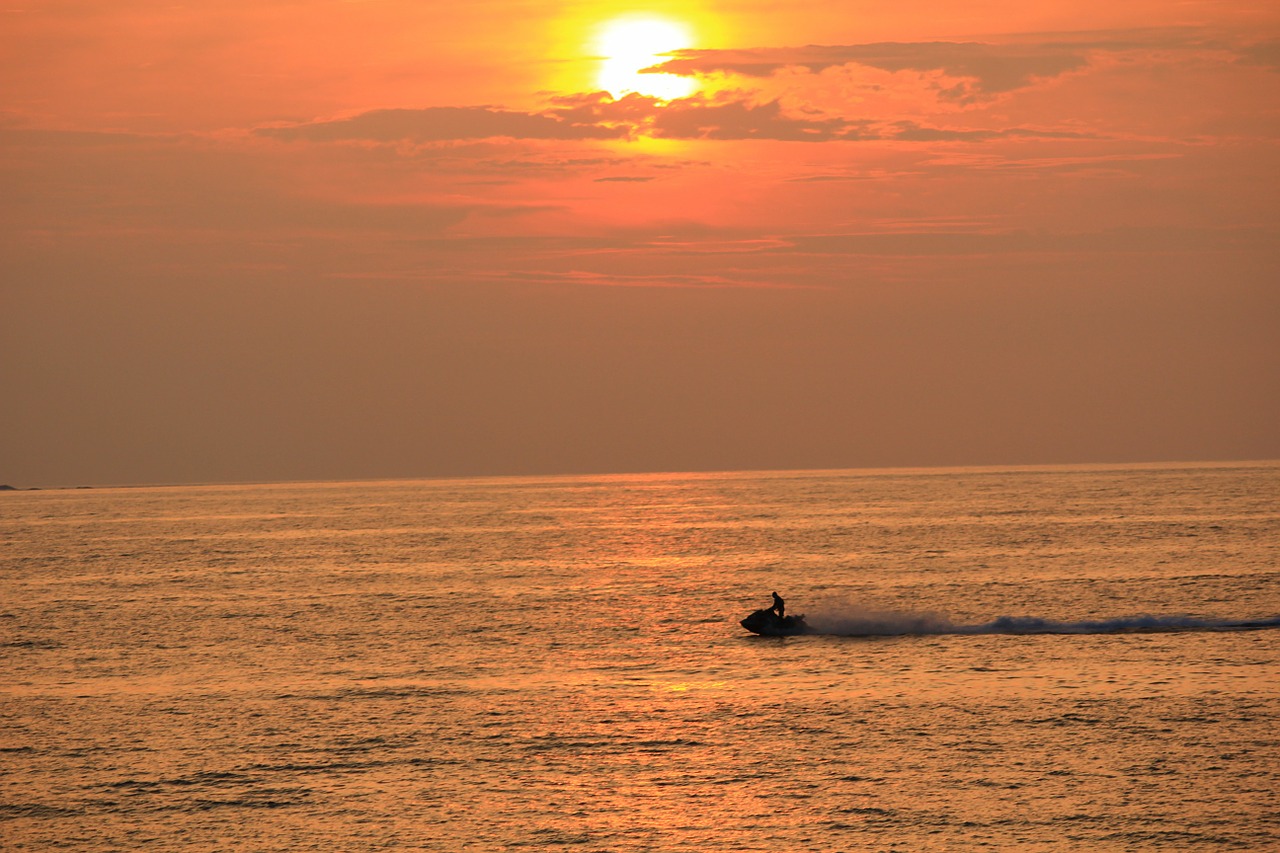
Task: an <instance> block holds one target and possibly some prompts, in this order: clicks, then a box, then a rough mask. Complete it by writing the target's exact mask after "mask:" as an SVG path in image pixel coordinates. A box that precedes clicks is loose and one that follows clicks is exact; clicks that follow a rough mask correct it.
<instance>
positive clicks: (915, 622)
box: [805, 608, 1280, 637]
mask: <svg viewBox="0 0 1280 853" xmlns="http://www.w3.org/2000/svg"><path fill="white" fill-rule="evenodd" d="M805 621H806V622H807V623H808V625H809V627H810V628H811V629H812V631H813V633H815V634H827V635H831V636H837V637H893V636H906V635H925V634H1122V633H1131V632H1156V631H1248V630H1258V629H1262V628H1280V616H1267V617H1263V618H1261V619H1202V618H1199V617H1195V616H1150V615H1142V616H1121V617H1117V618H1114V619H1096V620H1095V619H1089V620H1084V621H1080V622H1055V621H1053V620H1051V619H1041V618H1039V617H1037V616H1001V617H999V618H997V619H993V620H992V621H990V622H984V623H982V624H979V625H957V624H956V623H954V622H952V621H951V620H950V619H948V618H947V617H946V616H943V615H941V614H938V613H909V612H899V611H892V610H879V611H877V610H858V609H850V608H843V609H841V610H833V611H829V612H817V613H814V614H812V615H810V616H808V617H806V619H805Z"/></svg>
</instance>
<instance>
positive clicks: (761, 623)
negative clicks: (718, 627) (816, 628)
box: [738, 608, 813, 637]
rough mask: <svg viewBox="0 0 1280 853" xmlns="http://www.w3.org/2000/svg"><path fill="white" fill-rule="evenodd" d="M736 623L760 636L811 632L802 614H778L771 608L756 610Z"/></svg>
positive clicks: (782, 635) (783, 635)
mask: <svg viewBox="0 0 1280 853" xmlns="http://www.w3.org/2000/svg"><path fill="white" fill-rule="evenodd" d="M738 624H739V625H741V626H742V627H743V628H746V629H747V630H748V631H750V632H751V633H753V634H759V635H761V636H762V637H789V636H792V635H794V634H811V633H813V629H812V628H810V627H809V626H808V625H807V624H805V621H804V617H803V616H779V615H778V614H777V613H776V612H775V611H774V610H773V609H771V608H766V609H764V610H757V611H756V612H755V613H752V614H751V615H750V616H748V617H747V618H746V619H743V620H742V621H741V622H739V623H738Z"/></svg>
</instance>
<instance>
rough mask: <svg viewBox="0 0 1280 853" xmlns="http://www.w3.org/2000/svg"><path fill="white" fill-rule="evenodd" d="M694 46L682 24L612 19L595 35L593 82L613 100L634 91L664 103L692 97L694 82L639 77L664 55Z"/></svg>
mask: <svg viewBox="0 0 1280 853" xmlns="http://www.w3.org/2000/svg"><path fill="white" fill-rule="evenodd" d="M692 46H693V36H692V34H691V33H690V31H689V28H688V27H687V26H685V25H684V24H680V23H677V22H675V21H671V20H667V19H665V18H658V17H651V16H636V15H632V16H627V17H624V18H615V19H613V20H612V21H609V22H608V23H606V24H604V25H603V26H601V27H600V29H599V31H598V32H597V34H596V39H595V47H596V53H597V54H598V55H599V56H600V57H601V63H600V72H599V74H598V75H597V76H596V83H597V85H599V86H600V88H601V89H603V90H605V91H606V92H608V93H609V94H611V95H613V96H614V97H615V98H620V97H622V96H623V95H625V94H628V93H631V92H635V93H637V94H640V95H648V96H650V97H653V98H659V99H661V100H664V101H670V100H672V99H673V98H685V97H688V96H689V95H691V94H693V92H694V90H695V89H696V88H697V83H696V82H695V81H693V80H692V79H690V78H688V77H679V76H677V75H675V74H641V73H640V71H641V69H644V68H651V67H652V66H654V65H658V64H660V63H662V62H664V61H665V60H666V59H668V58H669V57H667V56H664V54H667V53H670V52H671V51H674V50H684V49H686V48H689V47H692Z"/></svg>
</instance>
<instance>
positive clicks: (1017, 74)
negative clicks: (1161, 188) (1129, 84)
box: [650, 42, 1088, 99]
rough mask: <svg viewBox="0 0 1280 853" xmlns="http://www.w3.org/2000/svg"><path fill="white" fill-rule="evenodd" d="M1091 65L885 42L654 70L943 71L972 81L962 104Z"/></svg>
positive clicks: (721, 54) (1066, 57)
mask: <svg viewBox="0 0 1280 853" xmlns="http://www.w3.org/2000/svg"><path fill="white" fill-rule="evenodd" d="M1087 62H1088V58H1087V55H1086V51H1085V50H1083V49H1082V48H1081V47H1079V46H1073V45H1065V44H1053V45H1017V44H1012V45H1011V44H982V43H978V42H880V43H876V44H854V45H807V46H805V47H777V48H759V49H755V50H683V51H680V52H679V53H678V55H677V58H676V59H673V60H670V61H669V62H664V63H662V64H660V65H656V66H654V67H653V68H652V69H650V70H652V71H654V72H662V73H667V74H683V75H694V74H711V73H715V72H727V73H732V74H741V75H744V76H747V77H768V76H771V75H773V74H776V73H778V72H779V71H781V70H783V69H784V68H806V69H808V70H810V71H815V72H817V71H822V70H824V69H826V68H834V67H837V66H841V65H864V66H867V67H870V68H879V69H881V70H883V71H921V72H927V71H941V72H943V73H945V74H947V75H948V76H950V77H959V78H965V79H967V80H970V81H972V82H971V83H970V84H969V85H968V86H962V87H959V88H958V89H953V90H947V91H948V92H950V95H949V96H950V97H954V98H957V99H959V98H962V97H969V96H973V95H992V94H997V93H1000V92H1009V91H1012V90H1014V89H1020V88H1023V87H1025V86H1028V85H1030V84H1031V83H1032V82H1033V81H1035V80H1037V79H1044V78H1050V77H1057V76H1059V75H1061V74H1064V73H1066V72H1068V71H1073V70H1075V69H1077V68H1081V67H1083V66H1084V65H1086V64H1087Z"/></svg>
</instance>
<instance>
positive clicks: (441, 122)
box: [256, 106, 626, 142]
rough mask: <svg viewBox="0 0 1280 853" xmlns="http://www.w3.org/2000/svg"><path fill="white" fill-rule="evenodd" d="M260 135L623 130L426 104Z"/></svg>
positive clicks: (395, 137) (373, 137)
mask: <svg viewBox="0 0 1280 853" xmlns="http://www.w3.org/2000/svg"><path fill="white" fill-rule="evenodd" d="M256 132H257V133H258V134H259V135H262V136H273V137H276V138H279V139H305V140H310V141H313V142H336V141H350V140H368V141H373V142H398V141H402V140H403V141H409V142H443V141H447V140H455V139H489V138H498V137H510V138H516V139H561V140H567V139H616V138H618V137H620V136H624V135H626V130H625V129H623V128H617V127H609V126H605V125H601V124H579V123H576V122H574V121H572V120H571V119H570V118H566V117H564V116H562V115H559V114H556V113H554V112H551V113H529V112H517V111H512V110H502V109H495V108H493V107H487V106H478V107H426V108H424V109H416V110H415V109H391V110H371V111H369V112H365V113H360V114H359V115H355V116H351V117H348V118H341V119H332V120H328V121H314V122H307V123H304V124H294V125H284V126H278V127H262V128H259V129H258V130H257V131H256Z"/></svg>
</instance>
